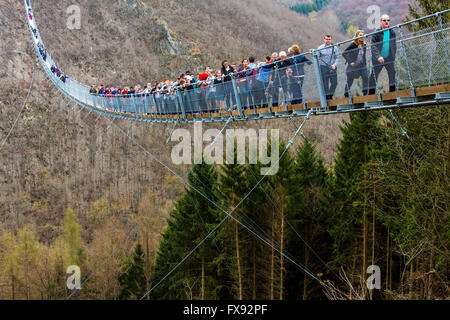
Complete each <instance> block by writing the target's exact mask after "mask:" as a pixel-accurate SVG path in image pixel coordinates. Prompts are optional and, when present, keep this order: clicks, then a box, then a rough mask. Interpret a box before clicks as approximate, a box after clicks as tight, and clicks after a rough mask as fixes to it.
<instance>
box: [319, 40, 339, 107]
mask: <svg viewBox="0 0 450 320" xmlns="http://www.w3.org/2000/svg"><path fill="white" fill-rule="evenodd" d="M323 40H324V44H322V45H321V46H320V47H319V48H317V50H318V52H317V53H318V56H319V64H320V74H321V76H322V82H323V87H324V90H325V95H326V98H327V100H331V99H333V96H334V93H335V92H336V88H337V83H338V76H337V67H338V65H339V55H340V52H339V48H338V47H336V46H335V45H334V44H333V43H332V42H331V41H332V36H331V35H330V34H327V35H325V36H324V38H323Z"/></svg>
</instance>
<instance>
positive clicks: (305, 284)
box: [303, 246, 309, 300]
mask: <svg viewBox="0 0 450 320" xmlns="http://www.w3.org/2000/svg"><path fill="white" fill-rule="evenodd" d="M308 263H309V250H308V248H306V246H305V269H308ZM303 277H304V278H303V300H307V299H308V277H307V275H306V273H305V274H304V275H303Z"/></svg>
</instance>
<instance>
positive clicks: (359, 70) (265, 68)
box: [90, 15, 397, 110]
mask: <svg viewBox="0 0 450 320" xmlns="http://www.w3.org/2000/svg"><path fill="white" fill-rule="evenodd" d="M389 27H390V18H389V16H388V15H383V16H382V17H381V28H380V29H378V30H377V31H378V32H376V33H374V34H373V35H372V36H371V46H370V49H371V55H372V57H371V58H372V64H371V67H372V68H371V70H369V68H368V63H367V51H368V50H367V48H368V44H367V43H366V40H367V39H368V38H367V37H366V36H365V33H364V31H362V30H358V31H357V32H356V34H355V36H354V39H353V41H352V42H351V43H350V44H349V45H348V46H347V48H346V49H345V50H344V51H343V52H341V50H340V48H339V47H338V46H337V45H335V44H334V43H333V42H332V35H330V34H327V35H325V36H324V42H323V44H322V45H321V46H319V47H318V48H317V51H316V52H317V57H318V65H319V68H320V76H321V80H322V83H323V91H324V95H325V97H326V99H327V100H330V99H332V98H333V96H334V95H335V92H336V88H337V86H338V72H337V70H338V67H341V64H346V69H345V73H346V78H347V81H346V84H345V97H349V95H350V89H351V87H352V85H353V83H354V81H355V80H356V79H359V78H361V80H362V94H363V95H368V94H375V91H376V83H377V79H378V77H379V74H380V72H381V71H382V69H383V68H385V69H386V71H387V74H388V77H389V90H390V91H395V90H396V87H395V68H394V61H395V56H396V49H397V48H396V34H395V32H394V30H393V29H389ZM309 64H312V61H311V60H310V59H309V58H307V57H306V56H305V55H304V54H302V52H301V49H300V47H299V46H298V45H293V46H291V47H290V48H289V49H288V50H287V52H285V51H281V52H279V53H277V52H275V53H273V54H272V55H271V56H267V57H265V59H264V61H257V60H256V58H255V57H249V58H245V59H243V60H242V61H241V63H240V64H237V63H230V62H229V61H228V60H224V61H223V62H222V64H221V66H220V68H218V69H217V70H214V69H213V68H211V67H209V66H206V67H205V69H204V70H203V72H200V73H198V74H193V73H191V72H186V73H183V74H181V75H180V76H179V77H178V78H177V79H176V80H175V81H172V80H169V79H165V80H163V81H159V82H155V83H147V84H146V85H145V86H143V88H141V87H140V86H139V85H136V86H134V87H123V88H121V87H120V86H116V87H112V86H105V85H103V84H102V85H100V86H97V85H92V87H91V90H90V93H91V94H96V95H102V96H109V97H112V96H129V95H151V94H153V95H156V96H158V97H159V96H161V95H169V96H170V95H176V93H177V92H180V93H184V92H190V94H189V98H190V101H189V103H191V104H196V105H198V106H200V108H201V109H203V108H204V107H205V108H207V106H208V105H209V107H210V108H213V109H216V108H217V105H218V104H222V105H223V106H224V107H226V109H227V110H232V109H233V108H234V107H235V106H236V105H237V103H236V102H237V99H239V101H240V105H241V106H242V107H243V108H253V107H257V106H258V107H266V106H267V104H268V101H269V98H270V99H271V100H272V106H274V107H276V106H278V105H279V99H280V98H281V96H280V94H281V93H282V95H283V98H284V99H285V100H284V102H286V103H290V104H300V103H302V101H303V93H302V88H303V82H304V76H305V65H309ZM369 74H370V75H369ZM234 88H237V90H234ZM236 92H237V94H236Z"/></svg>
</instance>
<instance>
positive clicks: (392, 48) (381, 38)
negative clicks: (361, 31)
mask: <svg viewBox="0 0 450 320" xmlns="http://www.w3.org/2000/svg"><path fill="white" fill-rule="evenodd" d="M390 23H391V18H390V17H389V16H388V15H387V14H384V15H382V16H381V28H379V29H377V31H378V32H377V33H375V34H374V35H373V36H372V66H373V69H372V72H371V75H370V83H369V94H375V91H376V87H377V82H378V76H379V75H380V72H381V70H383V68H386V71H387V73H388V78H389V91H390V92H392V91H395V89H396V88H395V65H394V62H395V55H396V54H397V42H396V34H395V31H394V30H393V29H389V25H390Z"/></svg>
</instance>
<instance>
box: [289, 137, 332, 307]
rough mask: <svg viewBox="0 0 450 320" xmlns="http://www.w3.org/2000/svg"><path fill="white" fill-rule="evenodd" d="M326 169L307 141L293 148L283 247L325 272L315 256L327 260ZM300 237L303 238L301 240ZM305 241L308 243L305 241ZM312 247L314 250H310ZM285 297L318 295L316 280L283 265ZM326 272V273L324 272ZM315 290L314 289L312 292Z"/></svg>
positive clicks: (316, 271)
mask: <svg viewBox="0 0 450 320" xmlns="http://www.w3.org/2000/svg"><path fill="white" fill-rule="evenodd" d="M328 179H329V177H328V173H327V169H326V168H325V166H324V163H323V160H322V158H321V157H320V156H319V155H318V154H317V153H316V152H315V150H314V146H313V145H311V144H310V143H309V142H306V143H304V144H303V145H301V146H300V147H299V148H298V150H297V155H296V161H295V168H294V176H293V182H292V184H291V188H290V190H289V198H288V206H289V215H288V217H287V218H288V221H289V222H290V226H292V228H288V229H287V230H288V232H287V250H288V251H289V252H290V253H291V254H292V255H293V256H294V257H296V259H297V260H298V261H300V262H302V264H303V265H304V266H305V267H306V268H307V269H309V270H311V272H313V273H314V274H319V271H321V272H320V273H323V274H326V271H328V270H326V269H327V268H326V266H324V265H323V263H322V262H321V261H320V260H319V258H318V257H316V256H315V253H317V255H319V257H320V258H321V259H322V260H323V262H325V261H328V260H327V259H328V258H329V256H330V250H329V248H330V247H331V239H330V237H329V235H328V232H327V219H328V216H330V215H331V213H332V212H333V204H332V199H331V197H330V192H329V187H328ZM302 239H303V240H304V241H302ZM305 242H306V243H307V244H308V245H306V244H305ZM311 248H312V250H314V252H311ZM286 273H287V275H286V280H285V287H286V299H303V300H306V299H310V298H320V297H321V296H322V293H321V289H322V286H320V285H319V284H318V283H316V282H314V281H312V280H311V279H310V276H308V275H307V274H302V273H301V272H300V270H299V269H298V268H297V267H295V266H294V265H293V264H289V265H288V266H287V268H286ZM328 276H330V275H328ZM316 291H317V293H316Z"/></svg>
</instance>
